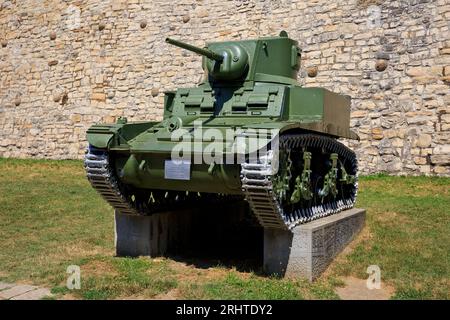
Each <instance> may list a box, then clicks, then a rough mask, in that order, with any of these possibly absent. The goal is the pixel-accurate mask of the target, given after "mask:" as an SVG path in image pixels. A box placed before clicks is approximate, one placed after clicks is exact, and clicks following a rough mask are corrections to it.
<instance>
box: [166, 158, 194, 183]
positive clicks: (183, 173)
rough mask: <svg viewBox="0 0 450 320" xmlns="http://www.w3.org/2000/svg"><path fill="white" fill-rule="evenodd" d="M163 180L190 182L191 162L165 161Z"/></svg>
mask: <svg viewBox="0 0 450 320" xmlns="http://www.w3.org/2000/svg"><path fill="white" fill-rule="evenodd" d="M164 178H165V179H171V180H191V162H190V161H188V160H166V161H165V163H164Z"/></svg>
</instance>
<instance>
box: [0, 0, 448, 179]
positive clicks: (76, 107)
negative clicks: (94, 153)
mask: <svg viewBox="0 0 450 320" xmlns="http://www.w3.org/2000/svg"><path fill="white" fill-rule="evenodd" d="M449 20H450V0H400V1H383V0H336V1H327V0H305V1H297V0H265V1H264V0H241V1H238V0H235V1H230V0H228V1H225V0H205V1H194V0H183V1H181V2H180V3H175V2H171V1H152V0H127V1H125V0H109V1H107V0H103V1H100V0H78V1H77V0H75V1H56V0H54V1H52V0H39V1H38V0H34V1H33V0H22V1H12V0H11V1H5V0H0V42H1V43H0V44H1V45H0V156H3V157H36V158H54V159H63V158H81V157H82V156H83V153H84V148H85V144H86V142H85V131H86V129H87V128H88V127H89V126H90V125H91V124H92V123H95V122H113V121H115V119H116V118H117V117H119V116H127V117H128V118H129V119H130V120H150V119H161V116H162V105H163V94H162V92H163V91H164V90H168V89H174V88H176V87H182V86H190V85H191V84H193V83H197V82H198V79H199V77H200V76H201V75H202V69H201V66H200V61H201V59H200V57H198V56H196V55H194V54H191V53H189V52H186V51H183V50H181V49H178V48H174V47H171V46H169V45H167V44H165V42H164V38H165V37H167V36H171V37H174V38H179V39H183V40H185V41H188V42H191V43H193V44H196V45H202V44H203V43H204V41H213V40H214V41H215V40H225V39H227V40H228V39H244V38H252V37H258V36H267V35H277V34H278V33H279V31H280V30H282V29H285V30H286V31H288V33H289V35H290V37H292V38H294V39H297V40H298V41H299V44H300V46H301V47H302V49H303V61H302V68H301V73H300V77H299V81H300V83H302V84H303V85H305V86H323V87H326V88H328V89H331V90H333V91H336V92H339V93H343V94H348V95H350V96H351V97H353V102H352V121H351V122H352V126H353V129H354V130H355V131H356V132H357V133H358V134H359V135H360V137H361V142H359V143H357V144H355V143H350V144H351V146H352V147H353V148H355V149H356V150H357V153H358V156H359V160H360V168H361V171H362V172H364V173H372V172H380V171H387V172H390V173H393V174H440V175H450V144H449V141H450V131H449V130H450V110H449V101H450V98H449V94H448V93H449V83H450V36H449V35H450V34H449V33H450V31H449ZM384 68H385V70H384V71H382V70H383V69H384ZM377 69H378V70H379V71H377ZM315 73H317V75H316V76H315V77H311V76H314V74H315Z"/></svg>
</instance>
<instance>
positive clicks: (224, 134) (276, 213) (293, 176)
mask: <svg viewBox="0 0 450 320" xmlns="http://www.w3.org/2000/svg"><path fill="white" fill-rule="evenodd" d="M166 42H167V44H168V45H169V44H171V45H174V46H177V47H181V48H183V49H186V50H189V51H191V52H193V53H196V54H199V55H201V56H203V58H202V59H203V60H202V67H203V70H204V78H203V80H202V81H201V83H200V84H198V85H196V86H193V87H189V88H178V89H177V90H174V91H166V92H165V93H164V112H163V120H162V121H142V122H128V120H127V119H126V118H124V117H122V118H119V119H118V120H117V122H116V123H114V124H95V125H93V126H92V127H90V128H89V129H88V131H87V140H88V148H87V152H86V156H85V160H84V165H85V169H86V172H87V177H88V179H89V181H90V183H91V185H92V187H93V188H95V189H96V190H97V191H98V192H99V193H100V195H101V196H102V197H103V198H104V199H105V200H106V201H107V202H108V203H109V204H110V205H111V206H112V207H113V208H114V209H115V210H116V211H118V212H120V213H122V214H131V215H151V214H153V213H156V212H165V211H169V210H171V211H173V210H174V209H177V208H188V207H191V206H198V205H200V204H202V203H208V202H221V201H240V200H242V199H245V200H246V201H247V202H248V203H249V206H250V208H251V213H252V215H253V217H254V218H256V219H255V220H256V221H257V222H258V223H259V224H260V225H261V226H263V227H265V228H279V229H292V228H293V227H295V226H296V225H298V224H301V223H305V222H308V221H311V220H314V219H318V218H321V217H324V216H327V215H330V214H334V213H338V212H340V211H342V210H344V209H347V208H351V207H352V206H353V204H354V202H355V199H356V194H357V171H358V169H357V159H356V156H355V153H354V152H353V151H352V150H350V149H349V148H348V147H346V146H345V145H344V144H342V143H341V142H339V141H338V139H339V138H346V139H359V138H358V136H357V135H356V134H355V133H354V132H352V131H351V130H350V98H349V97H348V96H344V95H339V94H336V93H333V92H331V91H329V90H327V89H324V88H315V87H308V88H305V87H302V86H300V85H299V83H298V82H297V73H298V71H299V67H300V60H301V49H300V48H299V47H298V43H297V42H296V41H295V40H293V39H290V38H289V37H288V35H287V33H286V32H284V31H283V32H281V33H280V35H279V36H275V37H263V38H258V39H253V40H242V41H227V42H211V43H207V44H206V46H205V47H204V48H199V47H195V46H192V45H189V44H186V43H183V42H181V41H177V40H173V39H170V38H167V39H166ZM167 50H170V49H169V47H168V48H167ZM180 73H182V70H180Z"/></svg>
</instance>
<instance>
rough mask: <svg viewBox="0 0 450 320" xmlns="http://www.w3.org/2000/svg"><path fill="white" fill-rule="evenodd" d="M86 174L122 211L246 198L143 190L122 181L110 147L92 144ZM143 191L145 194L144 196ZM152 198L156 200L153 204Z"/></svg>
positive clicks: (147, 211)
mask: <svg viewBox="0 0 450 320" xmlns="http://www.w3.org/2000/svg"><path fill="white" fill-rule="evenodd" d="M84 168H85V170H86V176H87V178H88V180H89V182H90V183H91V185H92V187H93V188H94V189H95V190H97V192H98V193H99V194H100V195H101V196H102V197H103V198H104V199H105V200H106V201H107V202H108V203H109V204H110V205H111V206H112V207H113V208H114V209H115V210H116V211H118V212H120V213H122V214H130V215H150V214H152V213H156V212H163V211H169V210H174V209H179V208H185V207H188V206H189V205H195V206H196V207H198V206H199V204H200V205H201V204H211V203H218V202H223V201H230V200H232V201H238V200H242V199H243V198H242V196H234V195H224V194H212V193H198V192H190V193H187V192H185V191H161V190H141V195H138V194H137V193H136V191H137V190H138V189H136V188H130V187H127V186H126V185H124V184H122V183H120V181H119V179H118V178H117V176H116V173H115V170H114V168H113V165H112V164H111V163H110V157H109V154H108V152H107V150H103V149H97V148H94V147H92V146H89V147H88V148H87V150H86V155H85V159H84ZM142 193H144V194H143V195H142ZM150 199H151V200H152V203H150Z"/></svg>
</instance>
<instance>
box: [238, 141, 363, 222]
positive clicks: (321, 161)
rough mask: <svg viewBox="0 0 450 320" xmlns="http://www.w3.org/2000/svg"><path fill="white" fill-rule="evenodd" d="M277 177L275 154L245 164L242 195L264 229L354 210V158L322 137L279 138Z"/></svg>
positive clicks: (242, 170)
mask: <svg viewBox="0 0 450 320" xmlns="http://www.w3.org/2000/svg"><path fill="white" fill-rule="evenodd" d="M279 146H280V150H279V154H280V157H279V166H278V168H279V169H278V172H277V173H275V169H274V168H273V166H272V163H275V161H276V159H273V157H274V154H275V153H274V152H272V151H269V152H268V153H267V154H266V155H262V156H260V157H259V158H258V161H257V162H256V163H255V162H254V163H251V162H250V161H246V162H245V163H243V164H242V168H241V180H242V189H243V191H244V193H245V196H246V199H247V201H248V202H249V204H250V206H251V208H252V211H253V213H254V214H255V216H256V218H257V219H258V221H259V222H260V224H261V225H262V226H264V227H270V228H282V229H291V228H293V227H294V226H296V225H298V224H300V223H304V222H308V221H311V220H314V219H317V218H320V217H324V216H327V215H330V214H333V213H337V212H339V211H342V210H344V209H348V208H351V207H353V204H354V202H355V200H356V194H357V188H358V184H357V171H358V167H357V160H356V156H355V153H354V152H353V151H351V150H350V149H349V148H347V147H346V146H344V145H343V144H341V143H339V142H338V141H337V140H336V139H334V138H330V137H327V136H322V135H317V134H286V135H281V136H280V144H279Z"/></svg>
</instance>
